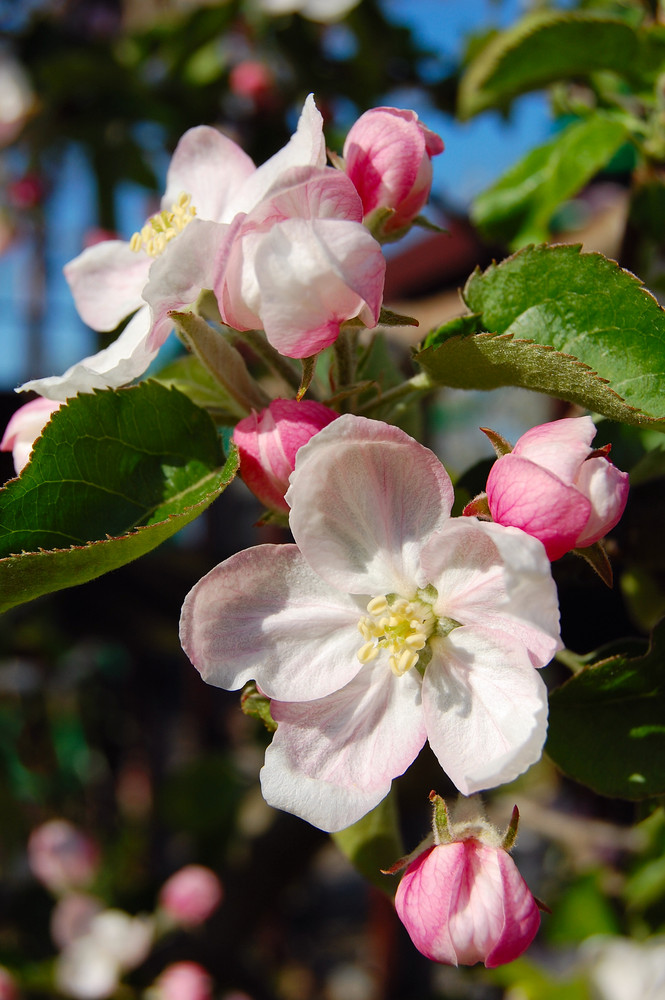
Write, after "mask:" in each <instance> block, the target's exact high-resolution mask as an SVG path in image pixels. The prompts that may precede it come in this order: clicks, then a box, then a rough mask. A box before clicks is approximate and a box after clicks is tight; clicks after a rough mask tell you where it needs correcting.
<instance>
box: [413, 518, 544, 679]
mask: <svg viewBox="0 0 665 1000" xmlns="http://www.w3.org/2000/svg"><path fill="white" fill-rule="evenodd" d="M422 562H423V567H424V569H425V571H426V573H427V577H428V580H429V581H430V582H431V583H432V584H433V585H434V586H435V587H436V589H437V591H438V595H439V596H438V600H437V601H436V603H435V606H434V610H435V612H436V613H437V614H438V615H440V616H445V617H448V618H452V619H454V620H455V621H458V622H460V623H461V624H462V625H481V626H485V627H487V628H492V629H500V630H501V631H504V632H506V633H508V634H509V635H512V636H514V637H515V638H517V639H519V640H520V642H522V643H523V644H524V646H526V648H527V649H528V650H529V653H530V654H531V662H532V664H533V665H534V666H538V667H542V666H544V665H545V664H546V663H549V661H550V660H551V659H552V657H553V656H554V654H555V653H556V651H557V649H560V648H561V641H560V637H559V603H558V595H557V590H556V585H555V583H554V580H553V579H552V571H551V567H550V562H549V559H548V558H547V555H546V553H545V549H544V547H543V545H542V543H541V542H539V541H538V539H536V538H532V537H531V536H530V535H527V534H525V532H523V531H520V529H519V528H507V527H504V526H503V525H501V524H493V523H489V522H486V521H477V520H476V519H475V518H461V517H459V518H452V519H451V520H450V521H449V522H448V523H447V524H446V525H445V526H444V528H443V529H442V531H441V532H440V534H438V535H436V536H434V537H432V539H431V540H430V544H429V545H428V546H427V548H426V549H425V550H424V551H423V556H422Z"/></svg>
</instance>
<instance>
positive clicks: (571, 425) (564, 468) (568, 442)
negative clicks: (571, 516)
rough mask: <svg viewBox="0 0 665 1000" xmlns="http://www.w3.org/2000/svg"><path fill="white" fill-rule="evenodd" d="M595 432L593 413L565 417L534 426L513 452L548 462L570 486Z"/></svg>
mask: <svg viewBox="0 0 665 1000" xmlns="http://www.w3.org/2000/svg"><path fill="white" fill-rule="evenodd" d="M595 435H596V427H595V424H594V422H593V420H592V419H591V417H565V418H564V419H563V420H552V421H551V422H550V423H548V424H539V425H538V426H537V427H532V428H531V429H530V430H528V431H527V432H526V433H525V434H523V435H522V437H521V438H520V439H519V441H518V442H517V444H516V445H515V447H514V449H513V451H512V452H511V454H512V455H519V457H520V458H524V459H528V460H529V461H530V462H534V463H535V464H536V465H542V466H545V468H546V469H549V470H550V472H551V473H552V474H553V475H555V476H558V477H559V479H561V480H562V482H564V483H566V484H567V485H569V486H570V485H571V484H572V483H573V482H574V481H575V477H576V476H577V473H578V472H579V469H580V466H581V464H582V462H583V461H584V460H585V459H586V457H587V456H588V455H589V453H590V451H591V442H592V441H593V439H594V437H595Z"/></svg>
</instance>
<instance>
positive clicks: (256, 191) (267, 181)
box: [225, 94, 326, 221]
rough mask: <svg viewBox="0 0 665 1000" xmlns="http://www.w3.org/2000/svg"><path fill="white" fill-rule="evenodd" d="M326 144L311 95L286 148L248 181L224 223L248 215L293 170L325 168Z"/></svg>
mask: <svg viewBox="0 0 665 1000" xmlns="http://www.w3.org/2000/svg"><path fill="white" fill-rule="evenodd" d="M325 165H326V142H325V138H324V135H323V118H322V117H321V113H320V112H319V110H318V108H317V106H316V104H315V103H314V95H313V94H310V95H309V97H308V98H307V100H306V101H305V104H304V106H303V109H302V112H301V115H300V118H299V120H298V127H297V129H296V131H295V132H294V134H293V135H292V136H291V138H290V139H289V141H288V142H287V144H286V146H284V147H283V148H282V149H280V150H279V152H277V153H275V155H274V156H271V157H270V159H269V160H266V162H265V163H262V164H261V166H260V167H259V168H258V169H257V170H256V171H255V172H254V173H253V174H252V175H251V177H248V179H247V180H246V181H245V183H244V184H243V185H242V187H241V188H240V190H239V191H238V192H237V194H236V195H235V197H234V198H233V199H232V202H231V203H230V204H229V206H228V207H227V214H226V216H225V221H227V220H228V219H230V218H231V216H232V215H235V213H236V212H249V211H251V209H252V208H254V206H255V205H256V204H258V202H259V201H261V199H262V198H263V197H265V195H266V194H267V192H268V190H269V189H270V188H271V187H272V185H273V184H274V183H275V181H277V180H278V178H279V175H280V174H281V173H283V171H285V170H288V169H289V168H290V167H308V166H311V167H324V166H325Z"/></svg>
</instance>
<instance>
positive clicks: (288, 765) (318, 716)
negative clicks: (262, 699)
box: [261, 659, 425, 831]
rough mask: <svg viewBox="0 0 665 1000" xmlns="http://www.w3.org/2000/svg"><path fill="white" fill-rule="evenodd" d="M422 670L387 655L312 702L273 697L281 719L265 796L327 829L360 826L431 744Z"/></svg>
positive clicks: (269, 755)
mask: <svg viewBox="0 0 665 1000" xmlns="http://www.w3.org/2000/svg"><path fill="white" fill-rule="evenodd" d="M420 686H421V680H420V675H419V674H418V673H417V672H416V671H411V672H410V673H408V674H406V675H405V676H404V677H395V676H393V674H392V672H391V670H390V668H389V667H388V666H387V664H386V663H385V661H384V660H383V659H380V660H377V661H375V662H373V663H371V664H369V665H366V666H365V667H363V669H362V670H361V671H360V673H358V674H357V676H356V677H355V678H354V679H353V680H352V681H350V682H349V683H348V684H347V685H346V686H345V687H344V688H342V689H341V690H339V691H335V692H334V694H331V695H329V696H328V697H326V698H321V699H319V700H317V701H309V702H307V704H305V705H299V704H288V703H284V702H275V701H273V702H272V706H271V708H272V715H273V718H274V719H275V722H277V732H276V733H275V735H274V737H273V741H272V745H271V747H270V748H269V749H268V751H267V753H266V764H265V767H264V768H263V771H262V774H261V784H262V789H263V795H264V798H265V799H266V801H267V802H268V803H269V804H271V805H273V806H276V807H277V808H279V809H286V810H287V811H288V812H293V813H295V814H296V815H297V816H301V817H302V818H303V819H306V820H307V821H308V822H310V823H312V824H314V826H318V827H320V828H321V829H322V830H327V831H333V830H340V829H343V828H344V827H346V826H349V825H350V824H351V823H355V821H356V820H358V819H360V818H361V817H362V816H364V815H365V813H367V812H369V810H370V809H372V808H373V807H374V806H375V805H377V804H378V802H380V801H381V799H383V798H384V797H385V795H387V793H388V791H389V789H390V783H391V781H392V779H393V778H395V777H397V775H399V774H402V773H403V772H404V771H405V770H406V768H407V767H408V766H409V764H411V762H412V761H413V760H414V759H415V758H416V756H417V755H418V753H419V752H420V750H421V748H422V746H423V744H424V742H425V728H424V723H423V716H422V706H421V701H420Z"/></svg>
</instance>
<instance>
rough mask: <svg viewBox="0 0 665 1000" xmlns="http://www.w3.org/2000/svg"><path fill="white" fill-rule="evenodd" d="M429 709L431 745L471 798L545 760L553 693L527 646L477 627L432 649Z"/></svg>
mask: <svg viewBox="0 0 665 1000" xmlns="http://www.w3.org/2000/svg"><path fill="white" fill-rule="evenodd" d="M432 646H433V650H434V655H433V657H432V660H431V662H430V664H429V666H428V667H427V670H426V671H425V679H424V681H423V709H424V712H425V723H426V726H427V738H428V739H429V743H430V746H431V747H432V750H433V751H434V753H435V754H436V756H437V757H438V759H439V763H440V764H441V767H442V768H443V769H444V771H445V772H446V774H448V775H449V777H450V778H451V779H452V780H453V781H454V783H455V785H456V786H457V788H459V790H460V792H462V793H463V794H464V795H470V794H472V793H473V792H478V791H481V790H482V789H485V788H494V787H495V786H496V785H501V784H504V783H505V782H507V781H512V780H513V778H516V777H517V776H518V775H519V774H522V773H523V772H524V771H526V770H527V768H528V767H530V766H531V765H532V764H534V763H535V762H536V761H537V760H539V758H540V756H541V753H542V749H543V744H544V742H545V735H546V732H547V690H546V688H545V685H544V683H543V681H542V680H541V677H540V674H539V673H538V672H537V671H536V670H535V669H534V668H533V667H532V666H531V664H530V662H529V658H528V655H527V653H526V651H525V649H524V647H523V646H522V645H521V643H520V642H518V641H516V640H514V639H511V638H510V637H509V636H506V635H505V634H503V633H500V632H492V631H490V630H489V629H482V628H476V627H469V628H467V627H462V628H457V629H453V631H452V632H451V633H450V635H448V636H447V638H445V639H439V640H435V641H434V642H433V643H432Z"/></svg>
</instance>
